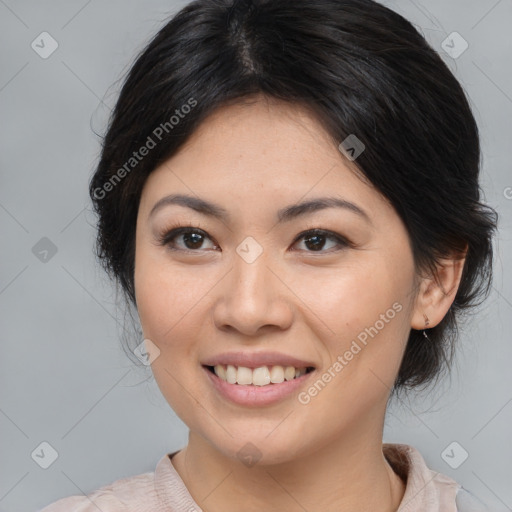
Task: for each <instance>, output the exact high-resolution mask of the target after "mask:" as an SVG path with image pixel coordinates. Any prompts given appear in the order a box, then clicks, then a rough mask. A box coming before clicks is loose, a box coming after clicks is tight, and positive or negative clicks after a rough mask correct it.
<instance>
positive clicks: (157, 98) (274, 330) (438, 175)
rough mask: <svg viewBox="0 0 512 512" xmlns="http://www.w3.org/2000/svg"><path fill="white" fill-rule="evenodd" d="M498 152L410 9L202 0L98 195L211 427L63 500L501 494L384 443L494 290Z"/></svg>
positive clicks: (112, 244)
mask: <svg viewBox="0 0 512 512" xmlns="http://www.w3.org/2000/svg"><path fill="white" fill-rule="evenodd" d="M479 158H480V149H479V138H478V129H477V126H476V123H475V120H474V118H473V115H472V113H471V109H470V107H469V104H468V101H467V99H466V97H465V94H464V92H463V90H462V88H461V86H460V85H459V83H458V82H457V81H456V79H455V78H454V76H453V75H452V74H451V72H450V71H449V70H448V68H447V67H446V65H445V64H444V63H443V61H442V59H441V58H440V57H439V56H438V55H437V53H436V52H435V51H434V50H433V49H432V48H431V47H430V46H429V45H428V44H427V43H426V41H425V40H424V38H423V37H422V36H421V35H420V34H419V33H418V32H417V31H416V30H415V29H414V27H413V26H412V25H411V24H410V23H409V22H408V21H406V20H405V19H404V18H402V17H401V16H400V15H398V14H396V13H395V12H393V11H391V10H389V9H387V8H386V7H384V6H382V5H380V4H378V3H376V2H373V1H371V0H321V1H319V0H315V1H313V0H293V1H292V0H272V1H263V0H254V1H253V2H248V1H237V0H234V1H233V0H197V1H195V2H192V3H190V4H189V5H188V6H186V7H185V8H184V9H183V10H182V11H180V12H179V13H178V14H177V15H176V16H174V17H173V19H171V20H170V21H169V23H167V24H166V25H165V26H164V27H163V28H162V29H161V30H160V31H159V32H158V34H157V35H156V36H155V37H154V39H153V40H152V41H151V42H150V43H149V45H148V46H147V47H146V49H145V50H144V51H143V52H142V53H141V54H140V56H139V57H138V58H137V60H136V62H135V64H134V65H133V67H132V68H131V70H130V72H129V75H128V77H127V79H126V80H125V83H124V86H123V88H122V91H121V93H120V96H119V99H118V101H117V104H116V107H115V109H114V111H113V114H112V117H111V120H110V124H109V128H108V131H107V133H106V136H105V139H104V144H103V148H102V154H101V159H100V162H99V165H98V168H97V170H96V172H95V174H94V176H93V178H92V180H91V184H90V194H91V198H92V201H93V203H94V206H95V208H96V211H97V213H98V218H99V222H98V254H99V256H100V258H101V260H102V262H103V264H104V266H105V268H106V269H107V270H108V271H109V272H110V273H111V275H112V276H113V277H114V278H115V279H116V280H117V281H118V282H119V283H120V284H121V286H122V288H123V290H124V292H125V294H126V297H127V298H128V301H129V302H130V303H131V304H132V305H133V306H135V307H136V308H137V312H138V315H139V318H140V322H141V326H142V331H143V335H144V343H143V344H141V345H140V346H138V347H137V348H136V349H135V352H136V353H138V355H139V356H140V357H141V358H143V357H145V358H146V360H145V362H146V364H151V367H152V371H153V373H154V376H155V379H156V381H157V383H158V385H159V388H160V390H161V391H162V393H163V395H164V397H165V398H166V400H167V401H168V402H169V404H170V406H171V407H172V408H173V409H174V410H175V411H176V413H177V414H178V415H179V416H180V418H181V419H182V420H183V421H184V422H185V423H186V424H187V426H188V427H189V429H190V434H189V442H188V444H187V446H186V447H184V448H183V449H182V450H180V451H179V452H176V453H172V454H166V455H165V456H163V457H162V459H161V460H160V461H159V463H158V466H157V467H156V470H155V472H154V473H145V474H142V475H138V476H134V477H129V478H124V479H120V480H117V481H116V482H114V483H112V484H111V485H109V486H105V487H102V488H101V489H99V490H98V491H96V492H93V493H91V494H89V495H88V496H87V497H83V496H81V497H78V496H75V497H69V498H64V499H62V500H59V501H58V502H56V503H54V504H53V505H50V506H48V507H47V508H45V509H44V512H57V511H61V510H62V511H64V510H66V511H71V510H73V511H74V510H77V511H78V510H80V511H89V510H90V511H92V510H97V509H100V510H102V511H103V512H107V511H118V510H119V511H121V510H123V511H128V510H133V511H135V510H136V511H142V510H144V511H145V510H148V511H150V510H151V511H154V510H170V511H171V510H172V511H199V510H203V511H208V512H218V511H222V512H230V511H240V510H244V511H256V510H276V511H277V510H279V511H282V510H286V511H295V510H297V511H299V510H302V511H303V510H308V511H317V510H322V511H335V510H336V511H338V510H343V511H345V512H353V511H356V510H357V511H361V510H380V511H389V512H391V511H397V510H399V511H401V512H403V511H408V510H410V511H426V512H434V511H443V512H452V511H453V512H455V511H457V510H458V511H469V510H485V508H484V506H483V505H482V504H481V503H480V502H479V501H478V500H477V499H476V498H475V497H474V496H472V495H471V494H470V493H469V492H468V491H466V490H464V489H462V487H461V486H460V484H458V483H457V482H455V481H454V480H452V479H451V478H449V477H448V476H445V475H442V474H439V473H436V472H434V471H432V470H430V469H429V468H428V467H427V466H426V464H425V461H424V460H423V458H422V456H421V454H420V453H419V452H418V451H417V450H416V449H415V448H414V447H412V446H408V445H403V444H383V443H382V432H383V425H384V417H385V412H386V407H387V404H388V401H389V400H390V398H392V397H393V396H394V395H396V394H398V393H399V392H401V391H405V390H408V389H413V388H419V387H425V386H427V385H428V384H435V382H436V381H437V380H438V378H439V377H440V376H441V375H442V373H443V371H444V370H446V369H447V368H449V364H450V360H451V357H452V354H453V344H454V341H455V338H456V334H457V330H456V328H457V321H458V319H459V315H460V313H461V312H462V311H464V310H466V309H468V308H470V307H473V306H475V305H477V304H479V303H480V302H481V301H480V302H477V299H479V298H482V297H483V298H485V296H486V295H487V293H488V291H489V287H490V284H491V277H492V267H491V262H492V235H493V233H494V231H495V229H496V221H497V220H496V214H495V212H494V210H492V209H491V208H489V207H487V206H485V205H484V204H482V203H481V202H480V187H479V182H478V176H479ZM139 342H140V340H139V341H138V343H139Z"/></svg>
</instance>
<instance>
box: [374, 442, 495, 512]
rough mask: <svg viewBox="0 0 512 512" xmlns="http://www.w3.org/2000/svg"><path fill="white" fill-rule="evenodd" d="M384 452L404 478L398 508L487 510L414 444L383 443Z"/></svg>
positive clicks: (432, 511)
mask: <svg viewBox="0 0 512 512" xmlns="http://www.w3.org/2000/svg"><path fill="white" fill-rule="evenodd" d="M383 452H384V455H385V457H386V459H387V460H388V462H389V463H390V465H391V466H392V468H393V470H394V471H395V473H397V474H398V475H399V476H400V477H401V478H402V479H403V480H404V482H406V489H405V494H404V496H403V500H402V502H401V504H400V507H399V511H400V512H409V511H410V512H413V511H414V512H416V511H417V510H422V511H424V512H439V511H443V512H489V509H488V507H486V505H485V504H484V503H482V502H481V501H480V500H478V499H477V498H476V496H474V495H473V494H471V493H470V492H469V491H468V490H467V489H464V488H463V487H462V486H461V485H460V484H459V483H458V482H456V481H455V480H453V479H452V478H450V477H449V476H447V475H445V474H443V473H439V472H437V471H434V470H432V469H430V468H429V467H428V466H427V464H426V462H425V460H424V458H423V457H422V455H421V453H420V452H419V451H418V450H417V449H416V448H414V447H413V446H410V445H405V444H389V443H385V444H384V445H383Z"/></svg>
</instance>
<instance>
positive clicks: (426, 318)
mask: <svg viewBox="0 0 512 512" xmlns="http://www.w3.org/2000/svg"><path fill="white" fill-rule="evenodd" d="M423 318H424V319H425V327H428V326H429V324H430V320H429V319H428V316H427V315H425V313H423ZM423 336H425V338H427V340H429V341H430V339H429V337H428V336H427V333H426V332H425V329H423Z"/></svg>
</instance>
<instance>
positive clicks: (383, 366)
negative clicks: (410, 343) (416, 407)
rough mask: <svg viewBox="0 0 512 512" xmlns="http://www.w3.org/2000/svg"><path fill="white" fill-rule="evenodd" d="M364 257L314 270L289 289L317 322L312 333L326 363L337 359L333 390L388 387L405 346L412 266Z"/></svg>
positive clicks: (407, 330) (403, 262) (386, 259)
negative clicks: (314, 271)
mask: <svg viewBox="0 0 512 512" xmlns="http://www.w3.org/2000/svg"><path fill="white" fill-rule="evenodd" d="M368 259H369V258H368ZM368 259H365V258H363V257H361V258H359V261H358V262H357V263H354V264H351V265H346V266H343V267H340V268H337V269H330V270H329V272H325V274H324V275H321V274H319V273H318V272H317V273H316V275H315V276H314V279H310V278H308V277H303V278H302V279H301V280H297V281H296V282H297V283H298V284H297V285H296V287H295V288H294V289H295V290H296V293H297V295H298V296H299V297H305V298H306V300H305V304H306V305H307V309H308V310H309V311H310V313H308V314H309V315H310V316H311V315H313V316H311V318H316V320H315V321H314V323H315V325H317V326H318V331H317V332H316V335H317V337H318V338H319V339H320V340H322V342H323V345H324V347H325V349H326V352H327V353H328V354H329V357H330V364H332V363H333V362H334V361H336V360H338V358H339V357H341V358H342V364H343V369H342V370H341V371H339V372H335V373H336V375H338V374H339V375H340V376H341V375H342V374H343V377H341V378H336V379H333V380H334V381H336V382H337V383H338V384H334V386H332V388H336V387H338V386H340V388H342V387H345V386H346V385H347V381H350V386H351V387H352V388H354V389H357V388H359V389H366V388H368V387H369V386H370V387H371V386H374V385H375V384H376V383H377V384H378V385H379V386H380V387H381V388H382V389H384V390H385V386H388V387H390V386H391V385H392V384H393V381H394V378H395V376H396V372H397V371H398V368H399V364H400V361H401V357H402V354H403V350H404V348H405V347H404V345H405V341H406V339H407V333H408V332H409V329H410V326H409V324H408V315H409V309H410V297H409V296H408V293H409V290H410V286H411V283H412V279H413V273H412V266H411V264H410V262H409V261H405V259H402V261H401V262H396V261H393V259H392V258H388V257H386V258H372V261H371V263H369V262H368ZM304 275H306V274H304ZM313 284H314V286H313ZM304 311H306V310H304ZM338 369H339V366H338ZM379 380H380V381H381V382H380V383H379ZM343 381H344V382H343ZM329 387H331V385H329ZM345 393H346V391H345Z"/></svg>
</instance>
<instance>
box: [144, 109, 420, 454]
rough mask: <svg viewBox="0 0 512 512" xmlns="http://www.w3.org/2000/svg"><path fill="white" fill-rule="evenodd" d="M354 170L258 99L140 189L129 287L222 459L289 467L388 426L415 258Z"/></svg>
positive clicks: (216, 122) (321, 139) (192, 142)
mask: <svg viewBox="0 0 512 512" xmlns="http://www.w3.org/2000/svg"><path fill="white" fill-rule="evenodd" d="M352 166H354V162H350V161H348V160H346V159H345V158H344V157H343V156H342V154H341V153H340V151H339V150H338V148H337V147H336V145H335V144H333V142H332V140H330V139H329V137H328V136H327V134H326V133H325V132H324V131H323V129H322V127H321V125H320V124H318V122H317V121H316V120H315V119H314V118H313V117H312V116H310V115H309V114H308V113H307V111H305V110H303V109H301V108H300V107H298V106H293V105H288V104H282V103H277V102H276V103H268V102H266V101H261V99H260V100H259V101H256V102H253V103H251V104H245V105H237V106H229V107H223V108H221V109H219V110H218V111H216V113H215V114H214V115H212V116H211V117H209V118H208V119H207V120H206V121H205V122H204V123H203V124H202V126H201V127H200V129H199V130H198V131H196V132H195V134H194V135H193V136H192V138H191V139H189V141H188V143H187V144H186V146H185V147H183V148H182V150H181V151H180V152H179V153H178V154H176V155H175V156H173V157H172V158H171V159H169V160H168V161H167V162H165V163H164V164H163V165H161V166H160V167H159V168H157V169H156V170H155V171H154V172H153V173H152V174H151V175H150V176H149V178H148V180H147V182H146V184H145V187H144V189H143V192H142V196H141V202H140V208H139V212H138V218H137V228H136V258H135V290H136V300H137V307H138V312H139V315H140V320H141V324H142V328H143V333H144V337H145V338H146V339H148V340H150V342H151V343H150V344H149V347H148V350H149V352H150V357H152V356H151V353H152V350H153V355H156V354H157V352H156V350H155V349H154V348H153V347H157V348H158V351H159V353H158V356H157V357H156V358H155V359H154V361H153V362H152V370H153V373H154V376H155V379H156V381H157V383H158V386H159V388H160V389H161V391H162V393H163V395H164V396H165V398H166V399H167V401H168V403H169V404H170V406H171V407H172V408H173V409H174V410H175V411H176V413H177V414H178V415H179V416H180V417H181V418H182V420H183V421H184V422H185V423H186V424H187V425H188V427H189V428H190V430H191V433H193V434H195V435H197V436H200V437H201V438H202V439H204V440H206V441H207V442H208V443H209V445H210V446H212V447H213V448H214V449H215V450H217V451H218V453H220V454H223V455H225V456H228V457H236V456H237V453H239V451H240V450H242V452H241V453H242V454H243V453H244V450H249V451H251V450H255V451H256V450H257V453H258V457H261V463H265V462H266V463H277V462H285V461H291V460H293V459H294V458H297V457H299V456H301V455H306V454H308V453H313V452H314V451H315V450H320V449H321V448H322V447H325V446H327V445H328V444H329V443H335V442H336V440H337V439H350V438H351V437H352V438H354V436H356V435H357V433H362V432H365V435H368V432H369V431H370V430H371V429H373V431H375V432H377V433H378V430H379V428H378V427H376V425H377V426H380V425H382V422H383V416H384V412H385V406H386V403H387V399H388V396H389V392H390V388H391V387H392V385H393V382H394V380H395V377H396V375H397V372H398V369H399V365H400V361H401V358H402V355H403V352H404V348H405V343H406V340H407V337H408V334H409V331H410V328H411V324H410V319H411V314H412V310H413V301H414V296H413V295H414V294H413V290H414V289H415V273H414V264H413V258H412V252H411V247H410V245H409V239H408V235H407V232H406V229H405V227H404V225H403V223H402V222H401V220H400V218H399V217H398V215H397V213H396V212H395V211H394V209H393V208H392V207H391V206H390V204H389V203H388V202H387V201H386V200H385V198H384V197H383V196H382V195H380V194H379V193H378V192H377V191H376V190H374V189H373V188H372V187H371V186H369V185H368V184H366V183H364V182H363V181H362V180H361V178H360V177H358V176H357V174H356V173H355V172H354V168H353V167H352ZM178 195H180V196H188V197H190V200H188V201H186V200H183V199H182V200H177V199H176V196H178ZM170 196H173V197H174V200H172V199H171V197H170ZM320 199H323V200H325V201H326V202H324V203H322V202H321V201H320V202H319V200H320ZM327 199H328V200H329V201H331V202H330V203H327ZM202 201H203V202H207V203H211V204H212V205H213V206H208V207H207V206H205V204H204V203H202ZM311 201H313V203H311V204H310V206H309V207H299V206H298V205H300V204H303V203H308V202H311ZM315 201H316V203H315ZM335 201H337V203H335ZM322 205H323V207H321V206H322ZM228 365H229V366H228ZM212 367H216V369H215V368H213V370H212ZM290 368H291V369H290ZM215 371H216V372H217V374H216V373H215ZM226 379H227V380H226ZM269 380H270V382H269ZM234 381H235V382H234ZM236 381H238V382H236ZM249 442H250V443H251V445H247V443H249ZM254 447H256V448H254ZM249 455H251V454H249Z"/></svg>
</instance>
